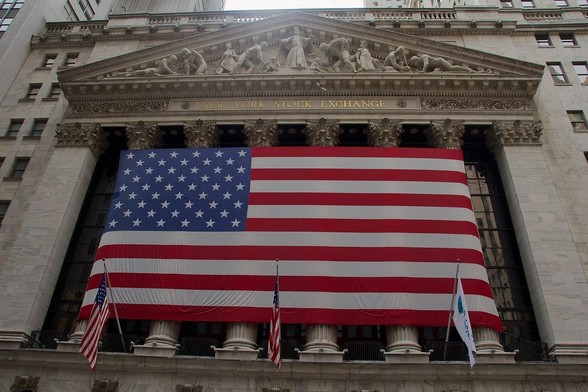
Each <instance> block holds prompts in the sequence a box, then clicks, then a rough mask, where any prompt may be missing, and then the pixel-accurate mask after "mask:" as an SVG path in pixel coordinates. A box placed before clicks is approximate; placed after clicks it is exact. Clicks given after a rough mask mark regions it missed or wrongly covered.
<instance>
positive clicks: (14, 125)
mask: <svg viewBox="0 0 588 392" xmlns="http://www.w3.org/2000/svg"><path fill="white" fill-rule="evenodd" d="M22 123H23V120H10V124H8V130H7V131H6V134H5V135H4V136H6V137H17V136H18V132H19V131H20V128H22Z"/></svg>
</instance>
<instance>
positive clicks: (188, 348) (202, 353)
mask: <svg viewBox="0 0 588 392" xmlns="http://www.w3.org/2000/svg"><path fill="white" fill-rule="evenodd" d="M213 347H219V341H218V340H217V339H215V338H205V337H189V338H182V340H181V341H180V347H179V349H178V355H194V356H197V357H214V348H213Z"/></svg>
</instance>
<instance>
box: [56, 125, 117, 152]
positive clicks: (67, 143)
mask: <svg viewBox="0 0 588 392" xmlns="http://www.w3.org/2000/svg"><path fill="white" fill-rule="evenodd" d="M55 138H56V139H57V142H56V143H55V147H89V148H90V149H91V150H92V151H93V152H94V153H95V154H96V155H100V154H102V152H104V151H105V150H106V148H107V147H108V136H107V134H106V132H104V131H103V130H102V128H101V127H100V124H95V123H90V124H80V123H75V124H57V127H56V129H55Z"/></svg>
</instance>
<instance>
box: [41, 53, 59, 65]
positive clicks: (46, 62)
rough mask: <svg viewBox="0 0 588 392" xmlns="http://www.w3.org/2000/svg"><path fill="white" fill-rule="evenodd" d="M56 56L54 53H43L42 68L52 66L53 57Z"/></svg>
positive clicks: (53, 62)
mask: <svg viewBox="0 0 588 392" xmlns="http://www.w3.org/2000/svg"><path fill="white" fill-rule="evenodd" d="M56 58H57V55H56V54H47V55H45V58H44V59H43V65H42V67H43V68H51V67H53V64H55V59H56Z"/></svg>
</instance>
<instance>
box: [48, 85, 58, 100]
mask: <svg viewBox="0 0 588 392" xmlns="http://www.w3.org/2000/svg"><path fill="white" fill-rule="evenodd" d="M60 95H61V86H60V85H59V83H51V89H50V90H49V94H47V98H49V99H58V98H59V96H60Z"/></svg>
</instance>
